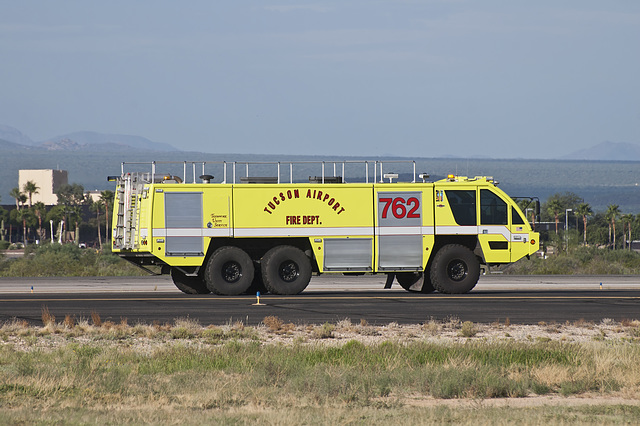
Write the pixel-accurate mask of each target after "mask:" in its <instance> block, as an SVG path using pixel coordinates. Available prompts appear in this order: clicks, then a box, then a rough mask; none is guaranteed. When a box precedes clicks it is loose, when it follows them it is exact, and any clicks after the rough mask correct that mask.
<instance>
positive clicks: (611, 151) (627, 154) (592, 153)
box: [561, 141, 640, 161]
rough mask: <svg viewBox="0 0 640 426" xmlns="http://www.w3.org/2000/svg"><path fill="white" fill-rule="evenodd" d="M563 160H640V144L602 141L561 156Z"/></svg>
mask: <svg viewBox="0 0 640 426" xmlns="http://www.w3.org/2000/svg"><path fill="white" fill-rule="evenodd" d="M561 159H563V160H590V161H598V160H601V161H640V145H638V144H634V143H625V142H609V141H606V142H602V143H599V144H598V145H594V146H592V147H591V148H585V149H581V150H578V151H575V152H572V153H571V154H568V155H565V156H564V157H561Z"/></svg>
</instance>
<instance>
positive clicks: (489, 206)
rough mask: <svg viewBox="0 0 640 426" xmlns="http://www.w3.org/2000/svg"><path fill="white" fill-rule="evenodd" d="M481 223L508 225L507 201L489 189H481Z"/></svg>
mask: <svg viewBox="0 0 640 426" xmlns="http://www.w3.org/2000/svg"><path fill="white" fill-rule="evenodd" d="M480 223H481V224H483V225H506V224H507V203H505V202H504V201H502V199H501V198H500V197H498V196H497V195H496V194H494V193H493V192H491V191H489V190H488V189H481V190H480Z"/></svg>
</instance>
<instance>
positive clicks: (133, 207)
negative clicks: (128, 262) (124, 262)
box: [113, 173, 146, 250]
mask: <svg viewBox="0 0 640 426" xmlns="http://www.w3.org/2000/svg"><path fill="white" fill-rule="evenodd" d="M143 175H146V173H126V174H123V175H122V176H121V177H120V179H119V182H118V188H117V191H118V213H117V216H116V217H117V219H116V227H115V229H114V230H113V248H114V249H118V250H123V249H127V250H133V249H137V248H139V245H138V241H137V238H136V236H137V232H136V230H137V229H138V223H139V222H140V200H141V198H142V192H143V190H144V183H145V182H144V181H145V179H144V177H143Z"/></svg>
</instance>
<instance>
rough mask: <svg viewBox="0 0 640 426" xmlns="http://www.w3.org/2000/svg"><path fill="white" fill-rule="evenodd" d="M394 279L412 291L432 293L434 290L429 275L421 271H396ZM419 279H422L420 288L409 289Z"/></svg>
mask: <svg viewBox="0 0 640 426" xmlns="http://www.w3.org/2000/svg"><path fill="white" fill-rule="evenodd" d="M425 278H426V280H425ZM396 280H397V281H398V284H400V286H401V287H402V288H404V289H405V290H407V291H410V292H413V293H433V292H434V291H435V290H436V289H435V288H433V284H431V280H430V279H429V276H428V275H425V274H423V273H422V272H398V273H396ZM419 281H423V282H422V289H421V290H413V289H411V287H412V286H413V285H414V284H416V283H418V282H419Z"/></svg>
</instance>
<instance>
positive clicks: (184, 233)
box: [167, 228, 202, 237]
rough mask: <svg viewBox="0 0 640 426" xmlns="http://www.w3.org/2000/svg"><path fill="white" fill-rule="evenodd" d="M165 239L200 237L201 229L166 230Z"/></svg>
mask: <svg viewBox="0 0 640 426" xmlns="http://www.w3.org/2000/svg"><path fill="white" fill-rule="evenodd" d="M167 237H202V228H167Z"/></svg>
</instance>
